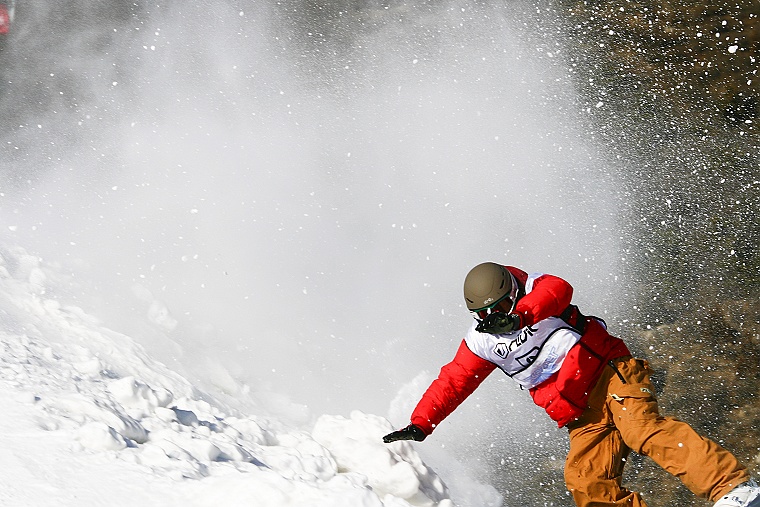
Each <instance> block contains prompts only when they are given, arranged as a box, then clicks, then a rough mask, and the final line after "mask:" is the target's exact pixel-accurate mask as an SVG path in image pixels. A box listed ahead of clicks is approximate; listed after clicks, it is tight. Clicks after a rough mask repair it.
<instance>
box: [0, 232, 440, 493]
mask: <svg viewBox="0 0 760 507" xmlns="http://www.w3.org/2000/svg"><path fill="white" fill-rule="evenodd" d="M68 282H69V280H67V275H65V274H63V273H62V272H61V270H60V269H58V268H57V267H56V266H55V265H52V264H47V263H45V262H43V261H42V260H41V259H39V258H38V257H35V256H32V255H29V254H27V253H26V252H25V251H24V250H23V249H21V248H17V247H14V248H7V247H6V248H2V249H0V315H2V326H1V328H0V347H1V348H2V355H1V356H0V383H1V385H2V389H0V403H2V406H3V407H4V410H3V411H4V416H3V418H0V420H1V421H2V422H0V440H2V442H0V465H2V468H3V470H4V472H3V476H4V478H3V479H2V480H3V482H4V484H2V485H1V486H0V504H2V505H4V506H24V507H29V506H35V505H40V506H42V505H45V506H47V505H53V504H54V505H57V506H67V505H76V506H78V507H87V506H95V505H98V506H100V505H105V504H108V505H109V506H127V505H158V504H160V505H162V506H173V505H177V506H196V505H197V506H202V505H225V506H227V507H230V506H235V505H256V506H257V507H267V506H277V507H284V506H310V507H318V506H325V507H327V506H329V507H340V506H346V507H364V506H366V507H376V506H388V507H406V506H420V507H427V506H431V507H433V506H437V507H452V506H453V505H454V504H453V502H452V501H451V499H450V496H449V493H448V490H447V488H446V486H445V485H444V484H443V482H442V481H441V480H440V478H439V477H438V476H437V474H436V473H435V472H434V471H433V470H431V469H430V468H429V467H428V466H426V465H425V463H423V461H422V460H421V459H420V457H419V455H418V454H417V453H416V451H415V450H414V448H413V446H412V445H411V444H409V443H407V442H397V443H394V444H392V445H385V444H383V443H382V436H383V435H384V434H386V433H387V432H389V431H391V430H392V429H393V428H392V426H391V424H390V423H389V422H388V421H387V420H386V419H385V418H382V417H378V416H375V415H370V414H365V413H361V412H358V411H356V412H353V413H351V414H350V417H348V418H345V417H342V416H331V415H323V416H321V417H319V418H318V419H317V421H316V423H315V424H314V426H313V429H312V430H311V431H310V432H307V431H303V430H298V429H294V428H293V427H288V425H287V424H285V423H283V422H281V421H279V420H277V419H273V418H270V417H266V416H256V415H246V414H241V413H236V411H234V410H231V409H228V408H224V406H225V405H224V404H223V403H217V402H216V401H215V400H214V399H213V398H211V397H210V396H208V395H207V394H204V393H202V392H201V391H200V390H199V389H196V388H195V387H194V386H193V385H191V383H190V382H189V381H187V380H186V379H185V378H183V377H182V376H180V375H179V374H177V373H175V372H173V371H171V370H169V369H168V368H167V367H166V366H164V365H163V364H161V363H159V362H157V361H155V360H153V359H151V357H149V356H148V354H147V353H146V351H145V349H143V348H142V347H141V346H140V345H139V344H137V343H136V342H135V340H133V339H132V338H131V337H129V336H126V335H124V334H120V333H117V332H115V331H113V330H111V329H108V328H107V327H105V326H104V325H103V324H102V323H100V322H99V321H98V320H97V319H95V318H93V317H92V316H91V315H88V314H87V313H86V312H85V311H83V310H82V309H81V308H79V307H75V306H68V305H63V304H61V303H59V302H58V301H57V300H56V299H54V296H53V294H55V293H56V292H55V288H60V287H65V286H66V284H67V283H68ZM51 287H53V290H51ZM59 299H60V298H59Z"/></svg>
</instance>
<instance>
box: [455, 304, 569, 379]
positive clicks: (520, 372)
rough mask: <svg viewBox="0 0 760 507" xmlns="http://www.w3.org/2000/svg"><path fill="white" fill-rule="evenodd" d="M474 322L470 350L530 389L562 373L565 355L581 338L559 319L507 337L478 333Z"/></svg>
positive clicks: (552, 319)
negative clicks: (560, 370)
mask: <svg viewBox="0 0 760 507" xmlns="http://www.w3.org/2000/svg"><path fill="white" fill-rule="evenodd" d="M476 325H477V322H476V323H473V325H472V327H471V328H470V330H469V331H468V332H467V336H466V337H465V339H464V341H465V343H466V344H467V347H468V348H469V349H470V350H471V351H472V352H473V353H474V354H475V355H476V356H479V357H481V358H483V359H485V360H486V361H490V362H492V363H494V364H495V365H496V366H498V367H499V368H501V369H502V370H503V371H504V373H506V374H507V375H509V376H510V377H512V378H513V379H515V380H516V381H517V382H519V383H520V385H521V386H523V387H525V388H526V389H530V388H532V387H536V386H537V385H539V384H540V383H542V382H543V381H545V380H546V379H548V378H549V377H551V376H552V375H553V374H554V373H555V372H557V371H559V369H560V367H561V366H562V362H563V361H564V360H565V356H567V353H568V352H569V351H570V349H571V348H572V347H573V345H575V344H576V343H578V340H580V339H581V335H580V334H578V331H576V330H575V329H573V328H572V327H570V325H569V324H568V323H567V322H565V321H564V320H562V319H560V318H559V317H549V318H548V319H544V320H542V321H540V322H538V323H537V324H534V325H532V326H526V327H524V328H522V329H520V330H519V331H514V332H512V333H505V334H496V335H493V334H488V333H479V332H478V331H475V326H476Z"/></svg>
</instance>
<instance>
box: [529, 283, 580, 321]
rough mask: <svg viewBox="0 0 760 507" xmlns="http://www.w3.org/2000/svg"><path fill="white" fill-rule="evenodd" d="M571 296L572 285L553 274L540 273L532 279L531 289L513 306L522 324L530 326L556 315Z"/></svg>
mask: <svg viewBox="0 0 760 507" xmlns="http://www.w3.org/2000/svg"><path fill="white" fill-rule="evenodd" d="M572 298H573V287H572V285H570V284H569V283H567V282H566V281H565V280H563V279H562V278H560V277H558V276H554V275H541V276H539V277H538V278H536V279H535V280H534V281H533V290H531V291H530V293H528V294H526V295H525V296H523V297H522V298H521V299H520V300H519V301H518V302H517V305H516V306H515V311H514V313H516V314H517V315H519V316H520V321H521V322H520V323H521V325H522V326H530V325H532V324H535V323H536V322H539V321H541V320H544V319H546V318H548V317H558V316H559V315H560V314H561V313H562V312H563V311H564V310H565V308H567V306H568V305H569V304H570V301H571V300H572Z"/></svg>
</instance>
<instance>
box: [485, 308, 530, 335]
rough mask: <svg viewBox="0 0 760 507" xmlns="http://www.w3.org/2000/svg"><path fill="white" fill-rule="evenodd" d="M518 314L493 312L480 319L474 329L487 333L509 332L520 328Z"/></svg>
mask: <svg viewBox="0 0 760 507" xmlns="http://www.w3.org/2000/svg"><path fill="white" fill-rule="evenodd" d="M520 327H522V326H520V316H519V315H517V314H514V313H503V312H495V313H492V314H490V315H488V316H487V317H486V318H485V319H483V320H481V321H480V323H479V324H478V325H477V327H476V328H475V331H478V332H480V333H488V334H503V333H509V332H511V331H514V330H516V329H520Z"/></svg>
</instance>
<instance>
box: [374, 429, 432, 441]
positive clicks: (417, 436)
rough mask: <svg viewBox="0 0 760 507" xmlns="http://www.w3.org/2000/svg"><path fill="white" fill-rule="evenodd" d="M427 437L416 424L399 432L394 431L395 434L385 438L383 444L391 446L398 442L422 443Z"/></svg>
mask: <svg viewBox="0 0 760 507" xmlns="http://www.w3.org/2000/svg"><path fill="white" fill-rule="evenodd" d="M426 437H427V435H425V432H424V431H422V430H421V429H420V427H419V426H415V425H414V424H410V425H409V426H407V427H406V428H404V429H402V430H398V431H394V432H393V433H388V434H387V435H385V436H384V437H383V442H385V443H386V444H390V443H391V442H395V441H396V440H415V441H417V442H422V441H423V440H425V438H426Z"/></svg>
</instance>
